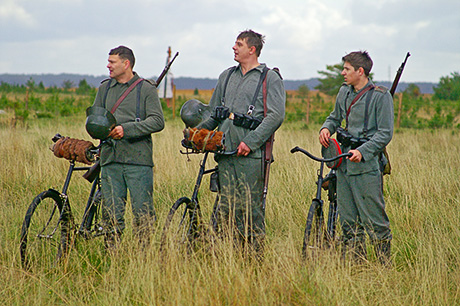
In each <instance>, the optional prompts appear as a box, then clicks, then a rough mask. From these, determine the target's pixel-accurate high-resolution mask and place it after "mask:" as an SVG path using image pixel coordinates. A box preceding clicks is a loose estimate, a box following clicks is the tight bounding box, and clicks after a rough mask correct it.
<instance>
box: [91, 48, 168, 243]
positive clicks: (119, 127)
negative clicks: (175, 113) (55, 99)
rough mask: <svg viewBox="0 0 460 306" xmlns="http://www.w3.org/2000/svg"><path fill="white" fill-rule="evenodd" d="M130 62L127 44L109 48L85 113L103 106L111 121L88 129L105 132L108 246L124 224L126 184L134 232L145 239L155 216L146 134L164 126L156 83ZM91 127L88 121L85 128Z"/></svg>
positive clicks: (103, 182)
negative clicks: (106, 126) (110, 124)
mask: <svg viewBox="0 0 460 306" xmlns="http://www.w3.org/2000/svg"><path fill="white" fill-rule="evenodd" d="M134 62H135V58H134V54H133V52H132V50H131V49H129V48H127V47H125V46H119V47H117V48H114V49H112V50H110V52H109V58H108V64H107V68H108V69H109V72H110V79H107V80H104V81H103V82H102V84H101V86H100V87H99V90H98V92H97V95H96V99H95V101H94V104H93V107H92V108H91V109H89V113H87V115H88V118H89V119H91V116H92V115H94V114H95V113H97V112H100V110H98V109H100V108H103V109H105V110H106V112H107V113H109V114H113V117H114V118H115V121H116V124H115V126H114V127H113V128H111V129H110V131H109V132H108V135H107V133H106V132H105V131H102V130H101V129H100V128H98V129H97V130H96V131H94V133H93V137H108V139H106V140H105V141H104V142H103V144H102V147H101V156H100V160H101V185H102V194H103V209H104V211H103V217H104V219H105V223H106V224H105V227H106V228H107V232H106V236H105V242H106V247H108V248H114V247H115V246H116V243H117V242H118V240H119V238H120V235H121V234H122V233H123V230H124V228H125V219H124V213H125V207H126V201H127V192H128V190H129V193H130V196H131V206H132V210H133V215H134V220H133V221H134V229H133V231H134V233H135V234H136V235H137V236H139V238H140V239H141V238H142V239H144V238H145V239H146V240H144V241H148V235H149V234H150V231H151V230H152V226H153V222H154V220H155V211H154V207H153V198H152V193H153V169H152V167H153V159H152V137H151V134H152V133H156V132H159V131H161V130H162V129H163V128H164V117H163V111H162V108H161V104H160V100H159V98H158V94H157V90H156V86H155V84H152V83H151V82H150V81H147V80H145V79H142V78H140V77H139V76H138V75H137V73H136V72H134V71H133V67H134ZM109 117H110V116H109ZM109 121H110V122H113V120H109ZM87 122H88V120H87ZM91 122H93V123H94V124H93V126H92V127H93V128H94V126H97V124H98V123H100V122H101V121H100V120H99V121H98V120H94V119H92V120H91ZM102 122H103V121H102ZM92 127H91V126H88V123H87V129H88V128H92ZM90 134H91V133H90ZM98 135H99V136H98Z"/></svg>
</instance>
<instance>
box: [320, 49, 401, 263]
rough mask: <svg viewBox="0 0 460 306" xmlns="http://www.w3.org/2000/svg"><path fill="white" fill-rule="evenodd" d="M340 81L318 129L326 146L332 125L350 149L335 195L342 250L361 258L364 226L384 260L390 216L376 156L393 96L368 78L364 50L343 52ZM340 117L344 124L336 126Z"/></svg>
mask: <svg viewBox="0 0 460 306" xmlns="http://www.w3.org/2000/svg"><path fill="white" fill-rule="evenodd" d="M342 61H343V63H344V64H343V70H342V75H343V76H344V78H345V83H346V85H345V84H344V85H343V86H342V87H341V88H340V90H339V94H338V95H337V100H336V104H335V108H334V110H333V111H332V113H331V114H330V115H329V117H327V119H326V121H325V123H324V124H323V126H322V127H321V131H320V134H319V141H320V143H321V144H322V145H323V146H325V147H328V146H329V137H330V136H331V134H333V133H335V132H336V131H337V139H338V140H339V141H341V145H342V150H343V152H350V153H352V154H353V155H352V156H351V157H349V158H347V160H345V162H344V163H342V165H341V166H340V167H339V169H338V171H337V198H338V209H339V216H340V223H341V226H342V230H343V242H344V245H343V247H344V254H345V251H346V250H347V248H348V249H350V250H352V251H353V254H354V255H355V258H356V259H358V260H359V259H361V260H363V259H366V244H365V231H367V233H368V234H369V237H370V240H371V242H372V243H373V244H374V246H375V250H376V254H377V256H378V258H379V260H380V262H382V263H383V264H386V263H390V242H391V239H392V235H391V230H390V222H389V219H388V216H387V214H386V212H385V201H384V198H383V189H382V173H381V169H380V158H381V155H382V150H383V149H384V148H385V146H386V145H388V143H389V142H390V140H391V138H392V136H393V121H394V115H393V99H392V97H391V94H390V93H389V91H388V90H387V89H386V88H384V87H381V86H374V84H373V82H372V81H371V80H370V79H369V73H370V71H371V68H372V59H371V58H370V56H369V54H368V53H367V52H366V51H364V52H361V51H357V52H352V53H350V54H348V55H346V56H344V57H343V58H342ZM344 120H345V124H346V127H345V130H343V129H341V128H339V127H340V126H341V124H342V121H344Z"/></svg>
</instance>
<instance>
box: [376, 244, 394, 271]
mask: <svg viewBox="0 0 460 306" xmlns="http://www.w3.org/2000/svg"><path fill="white" fill-rule="evenodd" d="M374 247H375V254H376V255H377V258H378V260H379V262H380V263H381V264H382V265H383V266H386V267H391V265H392V263H391V241H380V242H378V243H376V244H375V246H374Z"/></svg>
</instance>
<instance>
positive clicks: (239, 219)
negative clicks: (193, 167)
mask: <svg viewBox="0 0 460 306" xmlns="http://www.w3.org/2000/svg"><path fill="white" fill-rule="evenodd" d="M218 163H219V166H218V167H219V184H220V200H219V205H220V206H219V223H220V225H221V226H222V227H223V228H225V229H235V228H236V229H237V234H238V236H239V237H240V238H243V239H244V240H245V241H249V242H251V243H254V244H255V245H254V247H255V248H256V250H257V249H258V247H259V245H258V244H259V243H261V241H263V239H264V237H265V209H264V207H262V195H263V188H264V175H263V169H262V160H261V159H255V158H249V157H238V156H225V157H220V158H219V160H218Z"/></svg>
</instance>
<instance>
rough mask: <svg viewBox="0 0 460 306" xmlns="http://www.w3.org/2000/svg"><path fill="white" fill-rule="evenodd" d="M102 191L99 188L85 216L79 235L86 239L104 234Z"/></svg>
mask: <svg viewBox="0 0 460 306" xmlns="http://www.w3.org/2000/svg"><path fill="white" fill-rule="evenodd" d="M101 203H102V191H101V189H100V188H99V189H97V190H96V192H95V193H94V196H93V199H92V201H91V203H90V207H89V209H88V211H87V212H86V213H85V214H84V216H83V221H82V224H81V227H80V230H79V235H80V236H82V237H83V238H85V239H91V238H94V237H98V236H102V235H103V234H104V231H103V227H102V224H100V221H101V212H100V209H101Z"/></svg>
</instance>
